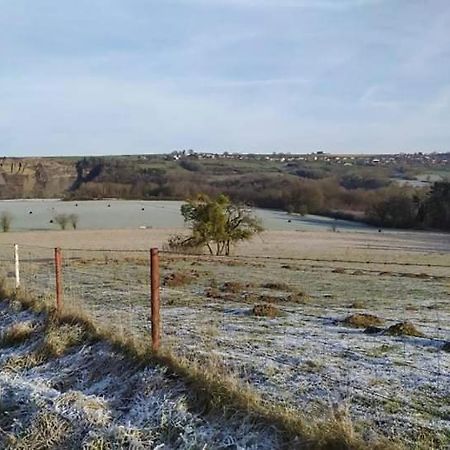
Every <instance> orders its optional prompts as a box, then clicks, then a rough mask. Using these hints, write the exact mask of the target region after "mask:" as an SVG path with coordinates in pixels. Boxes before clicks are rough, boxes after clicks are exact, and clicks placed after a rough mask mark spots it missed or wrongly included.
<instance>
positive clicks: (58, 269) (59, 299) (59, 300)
mask: <svg viewBox="0 0 450 450" xmlns="http://www.w3.org/2000/svg"><path fill="white" fill-rule="evenodd" d="M55 290H56V311H57V312H58V313H60V312H61V311H62V306H63V284H62V254H61V249H60V248H59V247H58V248H55Z"/></svg>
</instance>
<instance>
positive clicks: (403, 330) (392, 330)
mask: <svg viewBox="0 0 450 450" xmlns="http://www.w3.org/2000/svg"><path fill="white" fill-rule="evenodd" d="M386 333H388V334H390V335H392V336H417V337H423V336H424V334H423V333H422V332H421V331H419V330H418V329H417V328H416V327H415V325H414V324H413V323H411V322H399V323H396V324H395V325H391V326H390V327H389V328H388V329H387V330H386Z"/></svg>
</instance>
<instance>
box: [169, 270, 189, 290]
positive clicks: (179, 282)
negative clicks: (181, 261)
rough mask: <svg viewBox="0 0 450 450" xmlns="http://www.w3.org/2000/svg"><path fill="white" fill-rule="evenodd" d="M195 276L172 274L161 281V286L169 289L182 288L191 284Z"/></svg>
mask: <svg viewBox="0 0 450 450" xmlns="http://www.w3.org/2000/svg"><path fill="white" fill-rule="evenodd" d="M194 279H195V276H194V275H192V274H190V273H185V272H172V273H169V274H168V275H166V276H165V277H164V279H163V285H164V286H169V287H176V286H183V285H185V284H189V283H192V282H193V281H194Z"/></svg>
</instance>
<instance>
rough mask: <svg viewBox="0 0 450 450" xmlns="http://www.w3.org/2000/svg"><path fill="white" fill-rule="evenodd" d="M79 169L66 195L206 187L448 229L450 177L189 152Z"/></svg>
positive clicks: (320, 210) (353, 216)
mask: <svg viewBox="0 0 450 450" xmlns="http://www.w3.org/2000/svg"><path fill="white" fill-rule="evenodd" d="M76 170H77V173H78V178H77V182H76V183H74V186H73V187H72V189H71V190H70V191H69V192H68V193H67V195H66V198H68V199H93V198H105V197H116V198H123V199H144V200H151V199H166V200H185V199H186V198H195V197H196V196H197V195H198V193H200V192H201V193H204V194H205V195H208V196H210V197H212V198H215V197H217V196H219V195H220V194H224V195H226V196H227V197H229V198H230V199H231V200H232V201H233V202H236V203H240V204H246V205H249V206H255V207H262V208H273V209H280V210H284V211H288V212H291V213H299V214H320V215H327V216H332V217H337V218H344V219H350V220H360V221H365V222H368V223H371V224H374V225H376V226H379V227H398V228H433V229H441V230H450V224H449V208H450V197H449V187H448V186H449V183H450V182H448V181H442V182H439V183H435V184H434V185H433V186H432V187H431V188H413V187H410V186H407V185H405V186H400V185H398V184H397V183H395V182H393V181H392V180H391V179H390V178H389V174H388V173H385V172H383V171H382V169H380V170H379V171H377V170H375V169H374V170H370V171H369V170H359V171H357V172H349V173H342V174H339V173H334V172H333V171H331V170H329V168H321V169H317V168H316V169H314V168H310V167H306V168H305V167H303V168H302V167H299V166H298V165H293V166H291V167H289V166H288V167H287V169H283V170H272V171H263V170H261V171H254V172H251V171H250V170H249V169H245V167H239V166H236V167H232V168H227V167H224V166H220V167H219V166H217V167H213V166H209V167H206V166H204V165H201V164H200V163H199V162H197V161H189V160H187V161H184V160H182V161H179V162H177V163H173V164H172V165H162V164H159V165H156V166H154V165H149V164H147V165H145V164H144V165H140V164H137V163H136V161H127V160H122V159H113V160H106V159H96V158H92V159H84V160H81V162H78V163H77V167H76ZM215 171H216V172H215Z"/></svg>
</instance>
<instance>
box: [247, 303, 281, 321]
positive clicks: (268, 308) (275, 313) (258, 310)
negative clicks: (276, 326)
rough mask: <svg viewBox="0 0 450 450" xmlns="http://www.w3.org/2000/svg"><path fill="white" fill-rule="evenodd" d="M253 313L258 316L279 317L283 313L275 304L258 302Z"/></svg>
mask: <svg viewBox="0 0 450 450" xmlns="http://www.w3.org/2000/svg"><path fill="white" fill-rule="evenodd" d="M252 314H253V315H254V316H258V317H272V318H273V317H279V316H281V315H282V313H281V311H280V310H279V309H278V308H277V307H276V306H273V305H268V304H257V305H255V306H254V307H253V309H252Z"/></svg>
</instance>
